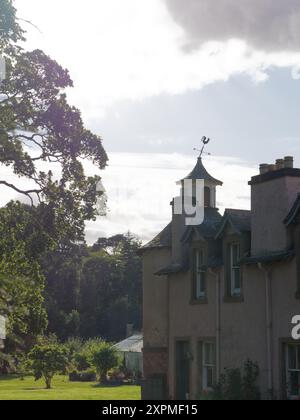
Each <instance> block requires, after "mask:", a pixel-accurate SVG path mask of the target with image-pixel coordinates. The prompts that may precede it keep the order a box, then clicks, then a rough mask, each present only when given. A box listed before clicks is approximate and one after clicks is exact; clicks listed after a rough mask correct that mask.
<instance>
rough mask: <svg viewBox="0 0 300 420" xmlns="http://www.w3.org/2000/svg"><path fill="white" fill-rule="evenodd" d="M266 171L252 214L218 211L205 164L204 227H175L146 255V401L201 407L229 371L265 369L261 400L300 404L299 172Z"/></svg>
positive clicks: (175, 222) (254, 189) (176, 221)
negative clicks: (297, 323)
mask: <svg viewBox="0 0 300 420" xmlns="http://www.w3.org/2000/svg"><path fill="white" fill-rule="evenodd" d="M293 166H294V165H293V158H291V157H286V158H285V159H279V160H277V161H276V164H275V165H267V164H263V165H261V166H260V173H259V174H258V175H257V176H254V177H253V178H252V179H251V180H250V182H249V185H250V186H251V211H245V210H236V209H226V211H225V213H224V215H223V216H222V215H221V214H220V213H219V211H218V209H217V208H216V190H217V187H221V186H222V182H221V181H218V180H217V179H215V178H213V177H212V176H211V175H210V174H208V172H207V171H206V169H205V168H204V166H203V162H202V159H201V158H198V161H197V164H196V167H195V168H194V170H193V171H192V172H191V174H190V175H189V176H188V177H187V179H192V180H196V179H203V180H204V186H205V192H204V207H205V209H204V221H203V223H202V224H200V225H198V226H186V224H185V217H184V215H176V214H174V201H173V202H172V203H171V205H172V208H173V212H172V221H171V222H170V224H169V225H168V226H166V227H165V229H164V230H163V231H162V232H161V233H160V234H159V235H158V236H156V237H155V238H154V239H153V240H152V241H151V242H150V243H148V244H147V245H145V246H144V247H143V248H142V250H141V253H142V256H143V287H144V326H143V333H144V348H143V360H144V375H145V382H144V387H143V397H144V398H145V399H167V398H169V399H180V400H182V399H198V398H199V396H200V395H201V393H202V392H206V391H209V390H211V389H212V387H213V385H214V384H215V383H217V382H218V380H219V378H220V375H221V374H222V373H223V372H224V369H225V368H241V367H242V366H243V364H244V362H245V361H246V360H247V359H250V360H252V361H253V362H256V363H258V365H259V368H260V376H259V387H260V390H261V394H262V397H263V398H270V397H273V398H279V399H286V398H293V399H296V398H299V396H300V342H299V341H295V340H293V339H292V335H291V331H292V324H291V320H292V318H293V317H294V316H295V315H298V314H300V169H295V168H294V167H293Z"/></svg>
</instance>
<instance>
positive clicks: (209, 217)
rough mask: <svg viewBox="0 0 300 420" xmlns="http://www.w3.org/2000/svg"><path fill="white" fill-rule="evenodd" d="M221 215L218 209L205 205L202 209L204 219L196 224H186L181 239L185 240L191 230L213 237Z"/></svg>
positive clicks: (205, 236)
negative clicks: (199, 223)
mask: <svg viewBox="0 0 300 420" xmlns="http://www.w3.org/2000/svg"><path fill="white" fill-rule="evenodd" d="M221 220H222V216H221V215H220V213H219V211H218V209H215V208H213V207H207V208H205V209H204V221H203V223H202V224H201V225H198V226H187V228H186V230H185V232H184V234H183V236H182V238H181V241H182V242H187V241H188V240H189V238H190V236H191V234H192V233H193V232H196V234H199V236H201V237H203V238H214V237H215V235H216V233H217V231H218V228H219V226H220V223H221Z"/></svg>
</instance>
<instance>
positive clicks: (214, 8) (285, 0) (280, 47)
mask: <svg viewBox="0 0 300 420" xmlns="http://www.w3.org/2000/svg"><path fill="white" fill-rule="evenodd" d="M165 1H166V4H167V6H168V8H169V10H170V12H171V14H172V16H173V17H174V19H175V20H176V22H178V23H179V24H180V25H181V26H182V27H183V28H184V30H185V31H186V34H187V36H188V44H189V46H190V47H193V46H199V45H202V44H203V43H205V42H208V41H228V40H230V39H241V40H244V41H246V42H247V43H248V44H249V45H251V46H252V47H254V48H255V49H259V50H264V51H267V52H270V51H271V52H274V51H299V50H300V2H299V0H184V1H182V0H165Z"/></svg>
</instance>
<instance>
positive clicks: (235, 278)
mask: <svg viewBox="0 0 300 420" xmlns="http://www.w3.org/2000/svg"><path fill="white" fill-rule="evenodd" d="M233 283H234V289H235V290H238V291H239V290H240V289H241V275H240V269H239V268H235V269H234V270H233Z"/></svg>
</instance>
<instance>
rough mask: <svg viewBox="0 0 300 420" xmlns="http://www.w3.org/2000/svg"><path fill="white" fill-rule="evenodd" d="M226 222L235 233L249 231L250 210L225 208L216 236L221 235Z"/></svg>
mask: <svg viewBox="0 0 300 420" xmlns="http://www.w3.org/2000/svg"><path fill="white" fill-rule="evenodd" d="M227 223H230V225H231V226H232V228H233V229H234V230H236V231H237V233H242V232H251V211H249V210H237V209H226V210H225V213H224V216H223V220H222V222H221V224H220V226H219V229H218V231H217V234H216V238H218V237H220V236H221V235H222V233H223V231H224V229H225V227H226V225H227Z"/></svg>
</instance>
